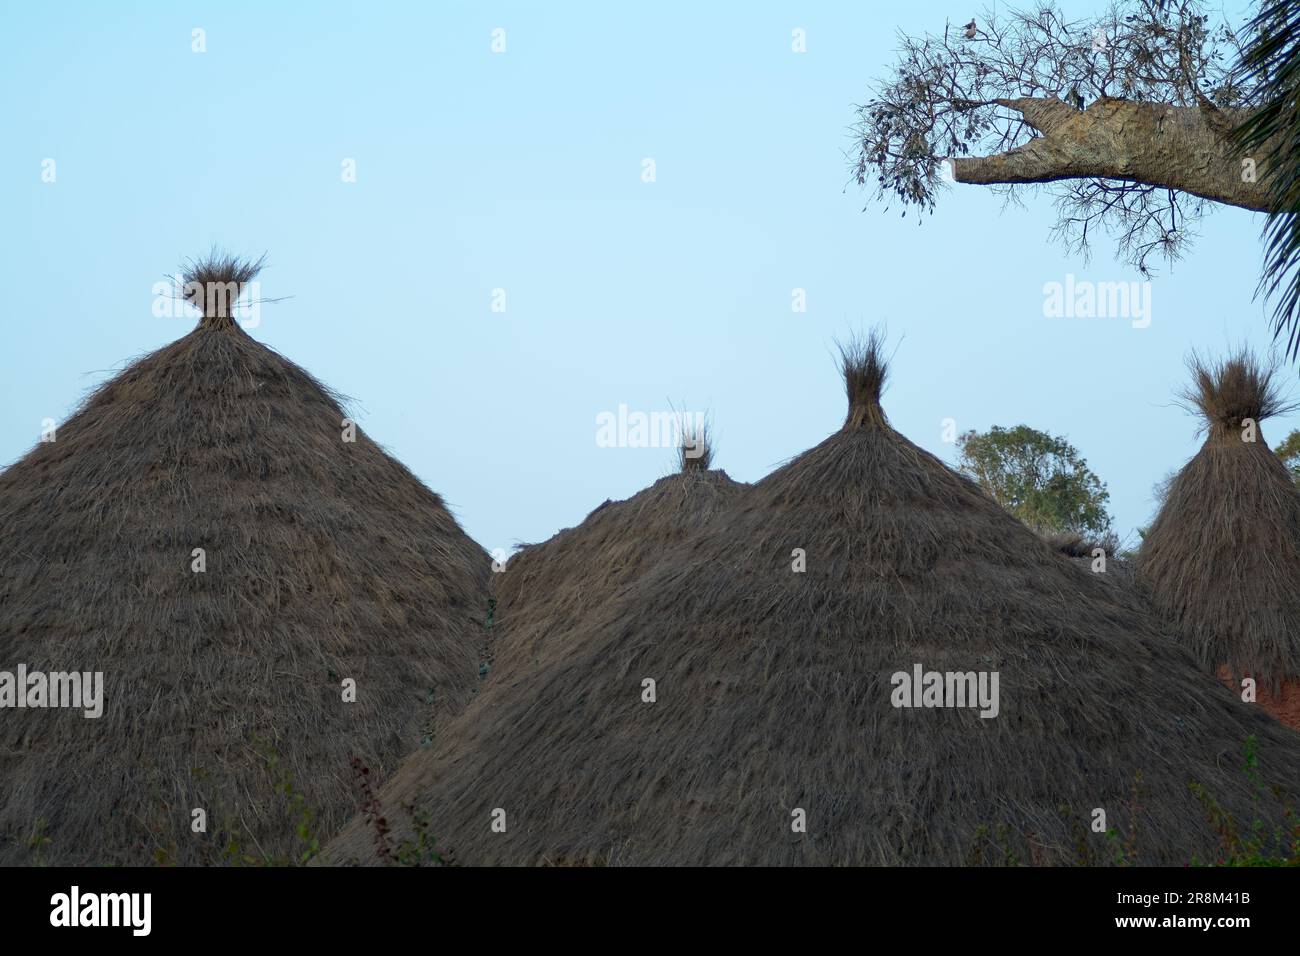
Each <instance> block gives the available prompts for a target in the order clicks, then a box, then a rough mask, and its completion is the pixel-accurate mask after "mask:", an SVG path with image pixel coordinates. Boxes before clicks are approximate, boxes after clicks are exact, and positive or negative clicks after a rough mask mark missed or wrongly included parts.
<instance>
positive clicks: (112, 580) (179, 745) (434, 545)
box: [0, 260, 490, 864]
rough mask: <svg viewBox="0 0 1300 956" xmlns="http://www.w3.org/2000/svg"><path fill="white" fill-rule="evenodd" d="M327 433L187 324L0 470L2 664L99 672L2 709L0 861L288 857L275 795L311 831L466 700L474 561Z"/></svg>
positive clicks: (449, 528)
mask: <svg viewBox="0 0 1300 956" xmlns="http://www.w3.org/2000/svg"><path fill="white" fill-rule="evenodd" d="M205 261H206V262H208V264H211V261H210V260H205ZM215 275H216V278H217V279H221V278H226V279H232V278H238V276H237V275H236V273H234V272H231V271H229V270H227V271H226V272H221V270H217V272H216V274H215ZM239 275H242V276H243V277H244V279H247V277H248V276H247V273H246V272H244V273H239ZM343 418H344V412H343V411H342V410H341V408H340V406H339V403H338V401H337V400H336V398H335V396H333V395H332V394H331V393H330V392H329V391H328V390H327V389H326V388H325V387H324V386H322V385H321V384H320V383H319V382H318V381H316V379H314V378H313V377H312V376H311V375H310V374H308V373H307V372H306V371H304V370H303V369H302V368H300V367H298V366H297V365H295V364H293V363H292V362H290V361H288V360H287V359H285V358H283V357H282V356H280V355H279V354H277V353H276V352H274V351H272V350H271V349H269V348H267V347H266V346H264V345H261V344H259V343H258V342H256V341H254V340H253V339H252V338H251V337H250V336H249V335H248V334H247V333H246V332H245V331H244V330H243V329H241V328H240V326H239V325H238V324H237V323H236V322H235V321H233V320H232V319H231V318H229V316H228V315H226V316H222V315H218V314H206V315H205V316H204V318H203V320H202V322H201V323H200V325H199V327H198V328H196V329H194V330H193V331H191V332H190V333H189V334H188V335H185V336H184V337H183V338H181V339H179V340H177V341H175V342H173V343H172V344H170V345H168V346H166V347H164V348H162V349H159V350H158V351H156V352H153V353H152V354H149V355H146V356H144V357H143V358H141V359H140V360H139V361H137V362H135V363H134V364H132V365H131V366H130V367H128V368H127V369H126V370H125V371H123V372H122V373H121V374H119V375H117V376H116V377H114V378H113V379H112V380H110V381H109V382H107V383H106V384H104V385H103V386H102V387H100V388H99V389H97V390H96V391H95V392H94V393H93V394H91V395H90V396H89V397H88V398H87V399H86V401H85V402H84V404H83V405H82V406H81V408H80V409H79V410H78V411H77V412H76V413H75V414H74V415H73V416H72V417H71V418H70V419H69V420H68V421H67V422H65V423H64V424H63V425H62V426H60V427H59V428H58V429H57V431H56V433H55V440H54V441H53V442H44V443H41V444H38V445H37V446H36V447H35V448H34V449H33V450H32V451H31V452H30V453H28V454H27V455H26V456H24V457H23V458H22V459H20V460H19V461H18V462H16V463H15V464H13V465H12V466H11V467H9V468H8V469H6V470H5V471H4V472H3V473H0V670H3V671H9V672H13V671H14V669H15V667H16V666H17V665H19V664H24V665H26V667H27V669H28V671H37V670H39V671H43V672H48V671H101V672H102V673H103V681H104V698H105V699H104V706H103V715H102V716H101V717H99V718H98V719H88V718H86V717H84V716H83V715H82V712H81V711H80V710H32V709H28V710H5V711H3V712H0V864H8V863H21V862H26V861H32V860H34V859H37V858H41V859H44V860H46V861H50V862H57V863H75V864H80V863H138V862H149V861H150V860H152V859H163V860H169V861H177V862H200V861H213V860H220V859H223V853H224V852H225V851H227V850H230V851H232V852H234V847H235V846H236V845H237V846H238V847H239V848H240V849H239V851H238V852H237V853H235V855H236V856H237V857H239V856H243V855H244V854H249V855H252V856H254V857H257V858H259V859H263V858H284V857H292V856H296V855H297V854H298V853H299V852H300V851H301V850H302V849H303V847H302V845H301V844H299V843H298V842H297V839H296V837H295V835H294V828H295V826H296V825H297V824H298V823H299V822H300V817H299V811H298V809H296V808H295V807H294V806H292V804H293V802H294V801H293V796H292V793H289V792H287V791H286V790H285V789H284V787H285V786H286V783H287V784H288V787H289V789H290V790H292V791H294V792H296V793H298V794H300V795H301V797H302V802H303V804H304V805H305V807H306V808H308V809H309V810H311V811H312V812H314V814H315V818H314V819H313V820H312V821H311V823H310V830H311V831H312V832H313V833H315V834H317V835H319V837H320V838H321V840H322V842H323V841H324V839H325V838H327V837H328V836H329V835H330V834H331V833H333V832H335V831H336V830H337V828H338V827H339V826H340V825H341V824H342V823H343V822H344V821H345V820H346V819H347V818H348V817H349V816H350V815H351V813H352V812H354V811H355V808H356V798H355V783H354V781H353V780H352V778H351V771H350V770H349V758H350V757H352V756H353V755H357V756H360V757H361V758H362V759H363V760H364V761H366V762H367V763H368V764H369V766H370V767H371V769H372V772H373V773H374V774H375V775H383V774H385V773H386V772H388V771H390V770H391V769H392V768H393V767H395V766H396V764H397V761H398V759H399V758H400V757H401V756H403V755H404V754H405V753H406V752H408V751H410V750H412V749H415V748H416V747H418V746H419V742H420V737H421V734H422V733H424V732H425V731H426V729H427V728H426V724H428V723H429V722H430V721H433V720H435V719H440V718H441V717H445V716H446V715H447V714H449V713H452V712H455V711H458V710H460V709H461V708H463V706H464V705H465V704H466V703H467V702H468V701H469V699H470V698H471V697H472V695H473V693H474V692H475V690H476V689H477V686H478V682H479V678H478V669H479V665H480V657H481V655H482V653H483V645H484V630H483V626H482V620H483V615H484V611H485V608H486V600H487V576H488V574H489V573H490V570H489V569H490V560H489V559H488V557H487V555H486V554H484V553H483V552H482V550H481V549H480V548H479V547H478V546H477V545H476V544H475V543H474V542H473V541H472V540H470V539H469V538H468V537H467V536H466V535H465V533H464V532H463V531H462V530H461V529H460V528H459V526H458V525H457V523H456V521H455V519H454V518H453V517H452V515H451V514H450V513H449V512H448V511H447V509H446V507H445V506H444V505H443V502H442V501H441V499H440V498H439V497H438V495H436V494H434V493H433V492H432V491H430V490H429V489H428V488H427V487H425V486H424V485H423V484H421V482H420V481H419V480H418V479H417V478H416V477H415V476H414V475H412V474H411V473H410V472H409V471H408V470H407V469H406V468H405V467H403V466H402V465H401V464H400V463H399V462H397V461H396V460H394V459H393V458H391V457H389V456H388V455H387V454H386V453H385V452H384V451H383V449H381V448H380V447H379V446H378V445H376V444H375V443H374V442H373V441H372V440H370V439H369V438H368V437H366V436H365V435H364V434H363V433H362V432H360V431H359V430H358V431H357V432H356V433H355V441H352V442H349V441H345V440H344V424H343ZM195 549H203V551H204V555H203V560H204V562H205V570H204V571H203V572H202V573H199V572H196V571H195V570H193V569H194V567H195V561H196V560H197V557H196V556H195V554H194V551H195ZM345 679H352V680H355V682H356V702H355V703H344V702H343V689H342V682H343V681H344V680H345ZM431 699H432V705H431V704H430V700H431ZM289 777H291V780H289V779H288V778H289ZM196 808H199V809H204V810H205V811H206V813H207V817H208V820H207V827H208V832H207V834H206V836H205V835H202V834H195V833H193V832H192V830H191V811H192V810H193V809H196ZM33 842H35V843H36V844H37V845H36V846H34V847H33V846H32V844H33Z"/></svg>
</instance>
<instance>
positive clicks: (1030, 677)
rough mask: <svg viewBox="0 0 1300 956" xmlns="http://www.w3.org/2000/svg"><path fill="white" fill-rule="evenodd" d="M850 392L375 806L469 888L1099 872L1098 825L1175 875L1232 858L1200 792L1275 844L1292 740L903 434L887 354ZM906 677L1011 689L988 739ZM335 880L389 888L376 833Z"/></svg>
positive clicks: (356, 825) (983, 728)
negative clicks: (557, 876)
mask: <svg viewBox="0 0 1300 956" xmlns="http://www.w3.org/2000/svg"><path fill="white" fill-rule="evenodd" d="M847 365H848V368H847V373H848V382H849V394H850V397H851V404H850V410H849V414H848V418H847V421H846V423H845V425H844V427H843V428H842V429H841V430H840V431H838V432H837V433H835V434H834V435H832V436H831V437H829V438H827V439H826V440H825V441H824V442H822V443H821V444H820V445H818V446H817V447H815V448H813V449H811V450H810V451H808V452H806V453H804V454H802V455H800V456H799V457H797V458H795V459H794V460H793V461H791V462H790V463H788V464H787V465H785V466H783V467H781V468H779V469H778V470H776V471H775V472H773V473H772V474H771V475H769V476H768V477H767V478H765V479H764V480H763V481H761V482H759V483H758V484H756V485H754V486H753V487H752V488H751V489H749V490H748V491H746V493H745V494H744V495H742V496H741V498H740V500H739V501H738V502H737V503H736V505H735V507H733V508H732V509H730V510H728V512H727V513H726V514H725V516H723V518H722V519H721V520H719V521H718V522H715V524H714V525H712V526H710V529H709V533H708V534H705V535H701V536H697V537H694V538H691V539H688V540H687V541H686V542H685V543H684V544H683V545H682V546H681V547H679V548H678V549H676V550H675V551H673V552H672V553H670V554H668V555H665V556H664V557H663V558H662V559H661V560H660V561H659V562H657V564H656V566H655V568H654V569H653V570H652V571H651V572H650V573H649V574H648V575H646V576H644V577H643V578H642V579H641V580H639V581H638V582H637V583H636V584H634V585H633V586H632V587H631V588H629V589H628V591H627V593H626V594H625V595H624V596H623V597H622V599H621V600H619V601H617V602H614V603H612V604H610V605H608V606H607V607H606V608H604V609H602V611H601V612H600V613H599V614H596V615H592V616H591V617H589V618H588V619H586V621H585V624H584V629H583V632H582V634H581V639H578V638H575V639H574V640H573V641H572V643H571V647H572V652H571V653H570V654H569V655H567V656H566V657H565V658H564V659H562V660H556V661H553V662H550V663H549V664H548V665H547V666H544V667H542V668H539V669H538V670H537V671H535V672H533V673H532V674H530V675H526V676H525V677H523V678H522V679H521V680H519V681H517V682H515V683H514V684H513V685H512V686H510V687H504V686H502V685H496V686H495V687H493V688H491V689H490V690H487V691H485V692H484V693H483V694H482V695H481V696H480V697H479V698H478V699H477V700H476V701H475V703H474V704H473V705H472V706H471V707H470V709H469V710H468V711H467V712H466V713H465V714H464V715H462V717H461V718H458V719H457V720H456V721H454V722H453V724H452V725H451V727H450V728H449V731H448V733H447V735H446V737H445V739H444V743H443V746H442V747H441V748H439V749H436V750H428V751H425V752H422V753H418V754H416V755H413V756H412V758H410V759H408V760H407V761H406V762H405V763H404V765H403V767H402V768H401V769H400V770H399V771H398V772H397V774H395V775H394V778H393V780H392V781H391V782H390V784H389V786H388V787H386V788H385V789H384V790H383V791H382V793H381V794H380V803H381V806H383V807H385V808H391V807H397V806H399V805H401V804H402V803H404V802H407V801H410V803H411V804H412V805H413V806H414V807H415V810H416V812H421V811H427V813H428V815H429V816H428V826H427V830H426V832H428V833H431V834H433V835H434V836H435V837H436V838H437V839H438V840H439V843H440V845H441V846H442V847H443V848H444V849H446V850H447V851H449V852H450V853H452V854H453V855H454V857H455V859H457V860H458V861H459V862H461V863H537V862H543V863H545V862H551V863H575V862H588V863H595V864H604V863H614V864H706V863H707V864H733V863H771V864H779V863H785V864H790V863H816V864H834V863H847V864H860V863H881V864H896V863H934V864H960V863H967V862H974V861H989V860H993V861H995V862H1002V861H1004V860H1007V859H1013V858H1014V859H1017V860H1019V861H1023V862H1032V863H1070V862H1077V861H1080V860H1084V861H1088V862H1106V861H1110V860H1113V859H1114V856H1115V854H1114V849H1115V846H1116V844H1114V843H1113V842H1112V841H1110V840H1108V839H1107V838H1106V837H1105V836H1104V835H1098V834H1094V833H1092V832H1090V829H1089V828H1090V824H1091V823H1092V821H1093V820H1094V819H1095V817H1094V816H1093V811H1094V810H1095V809H1097V808H1101V809H1103V810H1104V811H1105V813H1106V824H1107V826H1109V827H1111V828H1114V829H1117V830H1119V832H1120V834H1121V835H1122V837H1123V842H1122V843H1121V844H1119V845H1120V846H1122V847H1123V848H1124V852H1126V853H1127V854H1128V855H1129V858H1130V859H1132V860H1134V861H1137V862H1157V861H1160V862H1168V863H1187V862H1190V861H1191V860H1192V858H1193V857H1194V856H1196V855H1200V857H1201V858H1203V859H1212V858H1213V857H1214V856H1215V853H1216V846H1217V840H1216V832H1215V830H1214V828H1213V827H1212V826H1211V825H1209V824H1208V823H1207V822H1205V818H1204V816H1203V813H1202V807H1201V805H1200V804H1199V803H1198V801H1197V800H1196V799H1195V798H1194V796H1193V794H1192V793H1191V792H1189V788H1188V783H1189V781H1196V782H1198V783H1200V784H1202V785H1203V786H1204V787H1205V788H1206V790H1207V791H1208V793H1210V794H1212V795H1213V796H1214V798H1215V799H1216V800H1217V801H1218V802H1219V804H1220V806H1222V807H1223V808H1225V810H1227V811H1228V812H1232V813H1236V814H1238V815H1240V816H1241V817H1243V818H1248V819H1255V818H1257V817H1267V816H1268V810H1269V808H1267V807H1264V808H1262V809H1261V808H1259V807H1258V806H1257V805H1256V803H1255V802H1254V801H1253V800H1252V789H1251V786H1250V783H1249V781H1248V780H1247V778H1246V776H1245V775H1244V774H1243V773H1242V772H1241V771H1240V769H1239V768H1240V766H1241V752H1242V747H1243V744H1244V742H1245V740H1246V738H1247V737H1248V736H1249V735H1252V734H1253V735H1256V736H1257V737H1258V740H1259V757H1260V764H1261V767H1262V769H1263V773H1264V776H1265V778H1266V779H1268V780H1271V781H1276V782H1279V783H1280V784H1282V785H1283V786H1285V787H1287V788H1288V789H1289V790H1290V792H1291V793H1293V794H1294V793H1300V741H1297V740H1295V739H1294V737H1293V736H1292V735H1291V734H1290V733H1289V732H1288V731H1285V730H1284V729H1283V728H1280V727H1278V726H1277V725H1276V724H1275V723H1274V722H1273V721H1271V720H1269V719H1268V718H1267V717H1265V716H1264V715H1262V714H1260V713H1258V712H1257V711H1255V710H1252V709H1251V708H1249V707H1247V706H1245V705H1243V704H1241V703H1239V702H1237V701H1235V700H1234V698H1233V697H1232V695H1230V694H1229V693H1228V692H1227V691H1226V690H1225V689H1224V688H1222V687H1221V686H1220V685H1218V684H1217V683H1216V682H1215V681H1213V680H1211V679H1210V678H1208V677H1206V676H1205V675H1203V674H1201V673H1200V672H1199V671H1198V670H1197V668H1196V667H1195V664H1194V662H1193V661H1192V659H1191V657H1190V655H1188V654H1187V652H1186V651H1185V650H1184V649H1182V648H1181V647H1179V646H1178V645H1177V644H1176V643H1175V642H1173V641H1172V640H1170V639H1168V638H1167V637H1164V636H1162V635H1160V634H1157V633H1156V631H1155V628H1154V625H1153V623H1152V621H1151V620H1150V618H1149V617H1148V616H1147V614H1146V612H1144V611H1143V610H1142V608H1141V607H1139V606H1138V605H1136V604H1133V603H1129V602H1127V600H1126V599H1125V598H1124V596H1123V594H1122V592H1121V591H1119V590H1118V589H1116V588H1112V587H1108V586H1107V585H1105V584H1104V583H1102V582H1101V581H1097V580H1095V576H1090V575H1087V574H1083V573H1080V571H1079V570H1078V569H1077V568H1074V567H1072V566H1070V564H1069V562H1068V560H1067V559H1066V558H1064V557H1062V556H1060V555H1058V554H1056V553H1055V552H1053V551H1052V549H1051V548H1050V547H1049V546H1048V545H1047V544H1046V543H1044V542H1043V541H1042V540H1041V539H1040V538H1039V537H1038V536H1037V535H1035V534H1034V533H1033V532H1032V531H1030V530H1029V529H1027V528H1025V527H1024V526H1023V525H1022V524H1021V523H1020V522H1018V521H1017V520H1016V519H1015V518H1013V517H1011V516H1010V515H1008V514H1006V512H1004V511H1003V510H1002V509H1001V508H1000V507H998V505H997V504H996V503H994V502H993V501H992V500H991V499H990V498H988V497H987V496H986V495H985V494H984V493H983V492H981V491H980V489H979V488H977V487H976V486H975V485H974V484H973V483H971V482H970V481H968V480H967V479H965V478H963V477H961V476H959V475H957V474H956V473H954V472H953V471H951V470H950V469H949V468H947V467H946V466H945V465H944V464H943V463H942V462H940V461H939V460H938V459H936V458H935V457H933V456H932V455H930V454H929V453H927V452H925V451H923V450H921V449H920V448H918V447H916V446H915V445H913V444H912V443H911V442H909V441H907V440H906V439H905V438H903V437H902V436H901V435H899V434H898V433H897V432H895V431H894V430H893V429H892V428H890V426H889V425H888V423H887V421H886V419H885V415H884V412H883V410H882V409H881V406H880V402H879V394H878V392H876V391H875V388H877V387H878V386H874V385H872V382H879V381H880V380H881V377H882V375H881V373H882V372H883V363H882V362H881V361H880V356H879V349H878V343H869V344H868V346H867V347H866V348H864V349H862V350H859V351H858V352H856V353H854V355H853V356H852V358H851V360H850V361H849V362H848V363H847ZM796 552H797V553H796ZM800 554H801V555H802V556H803V559H804V560H805V561H806V569H805V570H803V571H798V570H796V567H797V565H798V562H799V560H800V559H799V555H800ZM917 665H920V666H921V667H922V668H923V669H924V670H925V671H941V672H947V671H953V672H968V671H969V672H975V673H976V674H978V673H979V672H983V673H985V674H989V673H991V672H997V673H998V674H999V681H1000V692H999V697H998V699H999V710H998V713H997V716H996V717H991V718H987V719H986V718H983V717H981V716H980V714H979V712H978V711H977V709H976V708H970V707H951V708H933V709H931V708H903V707H895V706H893V703H892V698H893V697H894V695H895V694H896V693H898V687H897V685H896V683H895V679H894V675H895V674H899V673H901V674H903V675H910V674H912V673H913V671H914V667H915V666H917ZM647 679H653V680H654V681H655V688H656V690H655V700H654V702H653V703H651V702H647V699H646V692H647V690H646V689H647V685H646V684H645V681H646V680H647ZM1135 807H1136V808H1137V810H1136V813H1137V816H1136V820H1134V818H1133V814H1134V808H1135ZM496 811H503V812H504V818H503V817H502V816H501V814H500V813H496ZM800 811H802V812H803V813H804V814H806V832H795V827H796V825H797V823H798V821H799V813H800ZM1277 815H1278V814H1276V813H1274V817H1276V816H1277ZM397 816H399V815H398V814H397V813H396V812H395V811H394V812H393V814H392V815H391V816H390V817H389V820H390V822H391V821H392V819H393V817H397ZM399 818H400V817H399ZM1270 819H1271V818H1270ZM502 820H504V823H505V831H504V832H500V823H501V822H502ZM494 824H496V826H495V827H494ZM404 832H405V831H403V830H398V831H397V832H396V833H395V834H394V835H393V839H394V840H401V839H404V837H403V833H404ZM324 858H325V859H326V860H329V861H334V862H349V861H353V860H356V861H359V862H373V861H374V860H375V858H376V854H375V851H374V834H373V833H372V832H371V831H370V830H369V829H368V827H367V826H366V825H365V822H364V821H361V820H354V821H353V823H352V824H350V825H349V827H348V828H347V829H346V830H345V831H344V832H343V833H342V834H341V835H340V837H339V838H338V839H336V840H335V841H333V842H332V843H331V844H330V846H329V847H328V848H327V849H326V853H325V854H324Z"/></svg>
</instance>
